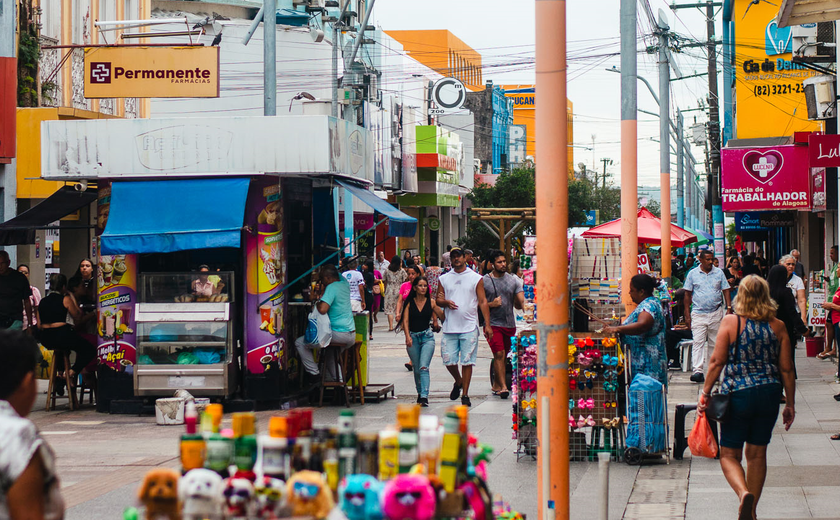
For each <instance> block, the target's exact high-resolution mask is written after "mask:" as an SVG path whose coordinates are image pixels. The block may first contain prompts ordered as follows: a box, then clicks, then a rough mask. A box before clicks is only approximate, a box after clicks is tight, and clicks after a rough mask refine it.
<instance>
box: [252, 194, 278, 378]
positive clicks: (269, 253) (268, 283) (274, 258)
mask: <svg viewBox="0 0 840 520" xmlns="http://www.w3.org/2000/svg"><path fill="white" fill-rule="evenodd" d="M245 219H246V222H248V223H251V225H253V226H256V231H257V234H256V235H252V234H249V235H248V239H247V241H246V247H247V266H246V273H245V277H246V280H247V281H246V285H247V287H246V289H247V291H246V292H247V294H246V301H245V347H246V351H247V361H246V364H247V367H248V372H250V373H252V374H262V373H264V372H266V371H268V370H271V369H272V368H273V369H274V370H277V369H280V370H282V369H284V368H285V367H284V366H283V363H284V360H285V352H284V349H285V348H286V338H285V321H284V312H283V308H284V303H285V301H286V296H285V295H283V296H282V297H281V298H279V299H277V300H274V301H270V302H267V303H265V304H263V305H260V302H261V301H263V300H265V299H266V298H268V297H269V296H271V295H272V294H273V293H274V291H275V289H277V288H278V287H280V286H282V285H283V284H285V283H286V250H285V240H284V235H283V232H284V229H283V201H282V193H281V190H280V185H279V184H278V181H277V180H276V179H267V180H259V181H252V183H251V187H250V190H249V191H248V203H247V206H246V208H245Z"/></svg>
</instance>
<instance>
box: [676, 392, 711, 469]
mask: <svg viewBox="0 0 840 520" xmlns="http://www.w3.org/2000/svg"><path fill="white" fill-rule="evenodd" d="M695 410H697V405H696V404H678V405H677V408H676V410H675V411H674V458H675V459H677V460H682V459H683V452H685V449H686V448H688V437H687V436H686V434H685V416H686V415H688V412H693V411H695ZM709 426H710V427H711V428H712V435H713V436H714V437H715V442H717V443H718V445H720V440H719V439H718V428H717V423H716V422H715V421H709ZM715 458H720V455H718V456H717V457H715Z"/></svg>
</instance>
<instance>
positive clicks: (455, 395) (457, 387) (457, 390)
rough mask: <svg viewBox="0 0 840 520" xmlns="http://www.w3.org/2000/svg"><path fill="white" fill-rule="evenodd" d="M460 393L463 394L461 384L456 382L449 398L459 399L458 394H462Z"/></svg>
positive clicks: (452, 399)
mask: <svg viewBox="0 0 840 520" xmlns="http://www.w3.org/2000/svg"><path fill="white" fill-rule="evenodd" d="M460 395H461V385H459V384H458V383H455V384H454V385H452V391H451V392H449V399H450V400H451V401H454V400H455V399H458V396H460Z"/></svg>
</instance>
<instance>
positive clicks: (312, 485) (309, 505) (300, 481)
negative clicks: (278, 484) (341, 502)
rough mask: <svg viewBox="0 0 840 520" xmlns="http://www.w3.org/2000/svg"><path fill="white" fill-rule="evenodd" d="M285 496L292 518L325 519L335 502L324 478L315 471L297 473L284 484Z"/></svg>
mask: <svg viewBox="0 0 840 520" xmlns="http://www.w3.org/2000/svg"><path fill="white" fill-rule="evenodd" d="M286 496H287V499H286V500H288V502H289V507H290V508H291V510H292V511H291V512H292V516H312V517H315V519H316V520H321V519H323V518H326V517H327V515H329V514H330V511H332V509H333V507H335V502H333V497H332V491H330V489H329V488H328V487H327V483H326V482H325V481H324V477H322V476H321V474H320V473H318V472H317V471H308V470H307V471H298V472H297V473H295V474H294V476H292V478H290V479H289V481H288V482H287V483H286Z"/></svg>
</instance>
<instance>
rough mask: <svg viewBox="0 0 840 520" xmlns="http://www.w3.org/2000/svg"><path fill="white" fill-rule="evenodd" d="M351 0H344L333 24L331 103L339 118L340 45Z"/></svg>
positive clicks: (336, 116)
mask: <svg viewBox="0 0 840 520" xmlns="http://www.w3.org/2000/svg"><path fill="white" fill-rule="evenodd" d="M349 5H350V0H344V1H343V5H342V6H341V10H340V11H339V13H338V19H337V20H336V21H335V22H333V24H332V102H331V103H330V109H331V115H332V116H333V117H334V118H336V119H337V118H338V47H339V45H341V43H340V42H341V28H342V27H343V26H344V13H346V12H347V7H348V6H349Z"/></svg>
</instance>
